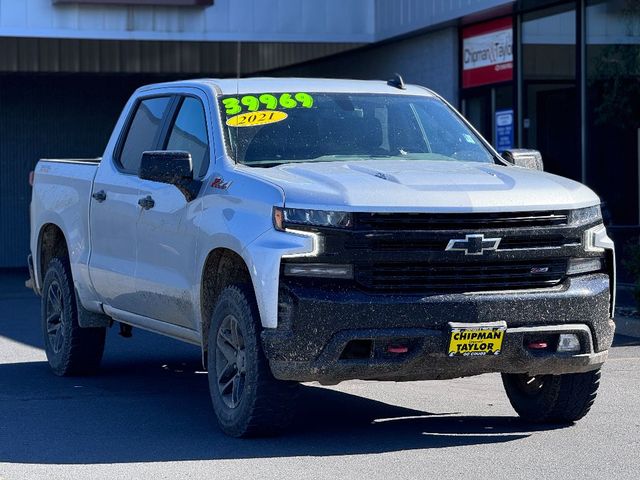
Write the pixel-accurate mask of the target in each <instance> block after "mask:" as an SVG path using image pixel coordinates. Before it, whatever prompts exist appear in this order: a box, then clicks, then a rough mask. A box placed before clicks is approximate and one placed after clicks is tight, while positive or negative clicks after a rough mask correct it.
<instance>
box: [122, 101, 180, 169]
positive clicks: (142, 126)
mask: <svg viewBox="0 0 640 480" xmlns="http://www.w3.org/2000/svg"><path fill="white" fill-rule="evenodd" d="M170 100H171V97H156V98H148V99H146V100H143V101H141V102H140V103H139V104H138V108H137V109H136V113H135V115H134V116H133V120H132V121H131V125H130V126H129V131H128V132H127V138H126V140H125V141H124V145H123V146H122V151H121V152H120V165H122V167H123V168H124V169H125V170H127V171H128V172H132V173H138V169H139V168H140V160H141V159H142V152H145V151H147V150H153V149H154V148H155V147H156V143H157V141H158V135H159V133H160V127H161V126H162V118H163V116H164V114H165V112H166V110H167V107H168V106H169V102H170Z"/></svg>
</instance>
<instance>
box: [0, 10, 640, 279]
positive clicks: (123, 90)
mask: <svg viewBox="0 0 640 480" xmlns="http://www.w3.org/2000/svg"><path fill="white" fill-rule="evenodd" d="M394 72H399V73H401V74H402V75H403V77H404V79H405V81H407V82H410V83H417V84H421V85H425V86H427V87H430V88H432V89H434V90H436V91H437V92H439V93H440V94H442V95H443V96H444V97H445V98H446V99H447V100H449V101H450V102H451V103H453V104H454V106H456V107H458V108H460V109H461V110H462V111H463V113H464V114H465V115H466V116H467V117H468V118H469V119H470V120H471V121H472V123H473V124H474V125H475V126H476V127H477V128H478V129H479V130H480V131H481V133H483V135H484V136H485V137H486V138H487V139H490V140H491V141H492V143H493V144H494V145H495V146H496V147H497V148H498V149H499V150H500V149H506V148H510V147H527V148H536V149H538V150H540V151H541V152H542V155H543V159H544V161H545V169H546V170H547V171H550V172H552V173H557V174H560V175H564V176H567V177H570V178H573V179H576V180H579V181H582V182H584V183H586V184H587V185H589V186H591V187H592V188H593V189H594V190H595V191H596V192H597V193H598V194H599V195H600V196H601V197H602V198H603V200H604V202H605V214H606V218H607V222H608V223H609V224H610V226H611V231H612V234H613V235H614V237H615V239H616V241H617V243H618V246H619V247H622V246H623V245H624V244H625V243H626V242H627V241H629V240H630V239H633V238H637V236H638V234H640V227H639V225H640V188H639V185H640V168H639V165H640V0H571V1H557V0H555V1H551V0H536V1H534V0H518V1H505V0H464V1H463V0H322V1H318V0H155V1H154V0H26V1H24V2H15V1H13V0H0V245H2V247H3V248H2V249H0V268H2V267H5V268H6V267H21V266H23V265H24V259H25V256H26V253H27V248H28V247H27V246H28V202H29V196H30V188H29V185H28V183H27V181H26V179H27V177H28V173H29V171H30V170H31V169H32V168H33V166H34V165H35V162H36V161H37V159H38V158H40V157H65V156H99V155H101V153H102V152H101V150H102V148H103V146H104V144H105V142H106V139H107V138H108V135H109V133H110V130H111V127H112V125H113V124H114V123H115V120H116V118H117V115H118V114H119V111H120V108H121V107H122V105H123V104H124V102H125V100H126V98H127V97H128V95H129V94H130V93H131V91H132V90H133V89H134V88H136V87H137V86H139V85H141V84H144V83H149V82H155V81H162V80H170V79H178V78H185V77H201V76H217V77H225V76H235V75H238V74H240V75H242V76H250V75H262V74H266V75H273V76H285V75H296V76H320V77H352V78H367V79H368V78H377V79H385V78H389V77H390V76H391V75H392V74H393V73H394ZM623 280H624V276H623Z"/></svg>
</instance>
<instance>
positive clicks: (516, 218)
mask: <svg viewBox="0 0 640 480" xmlns="http://www.w3.org/2000/svg"><path fill="white" fill-rule="evenodd" d="M561 225H567V212H566V211H557V212H556V211H551V212H549V211H547V212H517V213H500V212H497V213H461V214H451V213H357V214H355V228H356V230H372V231H389V230H392V231H398V230H411V231H424V230H455V231H466V230H469V231H473V230H478V229H497V228H510V229H514V228H527V227H554V226H561Z"/></svg>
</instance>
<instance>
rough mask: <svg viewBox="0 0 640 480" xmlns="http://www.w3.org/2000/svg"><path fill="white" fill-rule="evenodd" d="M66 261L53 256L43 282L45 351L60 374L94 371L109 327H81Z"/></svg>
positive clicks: (51, 364)
mask: <svg viewBox="0 0 640 480" xmlns="http://www.w3.org/2000/svg"><path fill="white" fill-rule="evenodd" d="M76 302H77V299H76V295H75V291H74V289H73V281H72V279H71V268H70V267H69V264H68V262H67V261H65V260H63V259H60V258H57V257H56V258H53V259H52V260H51V261H50V262H49V265H48V266H47V272H46V274H45V276H44V282H43V285H42V301H41V317H42V333H43V335H44V345H45V352H46V354H47V360H48V361H49V366H50V367H51V370H52V371H53V373H55V374H56V375H59V376H73V375H91V374H94V373H95V372H96V371H97V370H98V367H99V366H100V361H101V360H102V354H103V352H104V342H105V335H106V328H104V327H101V328H81V327H80V326H79V325H78V306H77V304H76Z"/></svg>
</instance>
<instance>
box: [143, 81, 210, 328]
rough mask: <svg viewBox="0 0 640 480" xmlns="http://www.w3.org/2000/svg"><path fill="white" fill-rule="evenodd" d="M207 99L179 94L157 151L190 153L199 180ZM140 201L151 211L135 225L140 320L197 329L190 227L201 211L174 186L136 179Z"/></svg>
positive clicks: (204, 166) (205, 150) (203, 169)
mask: <svg viewBox="0 0 640 480" xmlns="http://www.w3.org/2000/svg"><path fill="white" fill-rule="evenodd" d="M205 105H207V103H206V97H204V95H201V94H200V93H199V91H198V90H195V89H194V90H193V94H189V95H180V96H178V97H177V101H176V103H175V104H174V108H173V111H172V112H171V114H170V116H169V120H168V121H167V125H166V128H165V132H164V134H163V140H162V141H161V145H160V148H159V149H160V150H181V151H187V152H189V153H191V158H192V162H193V172H194V178H198V179H203V178H204V177H205V176H206V173H207V170H208V168H209V164H210V158H211V152H210V148H209V145H210V144H211V142H210V140H209V128H208V119H207V115H206V113H205V112H206V109H205ZM139 185H140V197H141V198H144V197H151V198H152V199H153V207H152V208H149V209H146V210H143V211H142V212H141V214H140V219H139V221H138V263H137V270H136V290H137V291H138V294H139V295H142V296H143V297H144V298H145V299H148V301H145V302H139V304H138V305H137V307H138V311H137V312H136V313H139V314H141V315H144V316H146V317H150V318H153V319H156V320H161V321H164V322H168V323H172V324H175V325H179V326H183V327H187V328H192V329H195V328H196V324H195V315H194V305H196V302H195V301H196V298H195V297H194V295H196V294H199V288H196V285H197V280H196V279H197V277H198V275H197V272H196V258H195V252H196V251H197V250H196V247H197V245H196V235H195V231H196V229H197V225H195V224H194V219H195V218H196V214H197V213H198V212H199V211H200V209H201V200H200V198H199V197H196V198H195V199H194V200H192V201H190V202H189V201H187V199H186V198H185V196H184V195H183V194H182V193H181V192H180V191H179V190H178V188H176V187H175V186H174V185H168V184H165V183H159V182H154V181H151V180H139Z"/></svg>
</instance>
